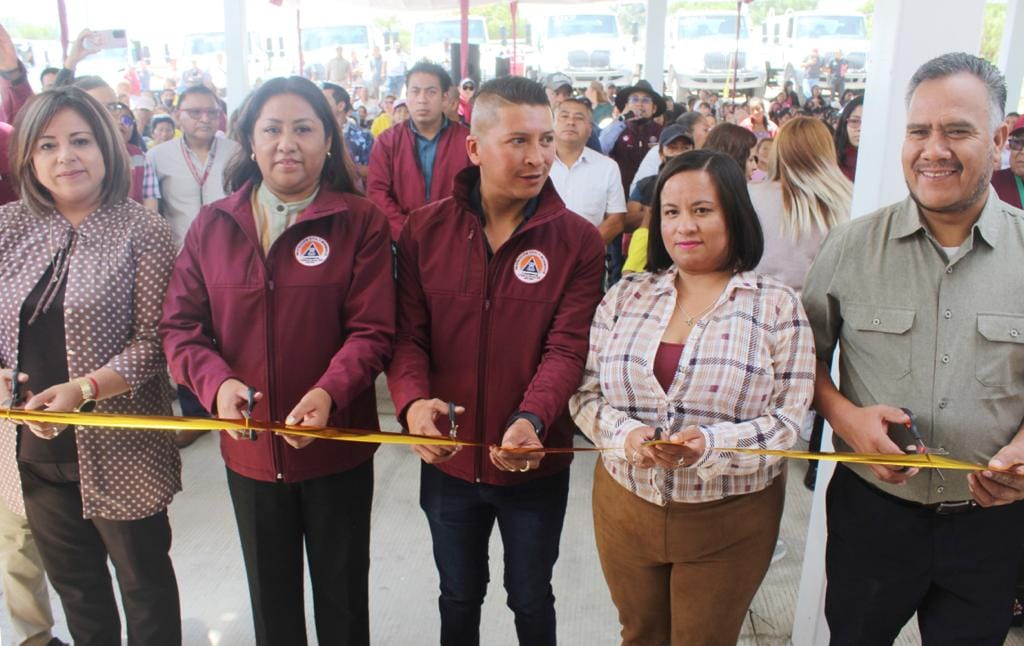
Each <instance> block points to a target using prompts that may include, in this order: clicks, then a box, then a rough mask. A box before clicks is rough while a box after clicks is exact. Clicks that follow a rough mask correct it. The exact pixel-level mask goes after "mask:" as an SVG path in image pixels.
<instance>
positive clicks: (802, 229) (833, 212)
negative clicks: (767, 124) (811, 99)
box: [770, 117, 853, 238]
mask: <svg viewBox="0 0 1024 646" xmlns="http://www.w3.org/2000/svg"><path fill="white" fill-rule="evenodd" d="M770 165H771V168H772V174H771V180H772V181H776V182H779V184H780V185H781V186H782V204H783V206H784V209H785V217H784V223H785V224H784V227H785V228H786V229H789V230H791V231H792V232H793V237H794V238H799V237H800V236H802V235H805V234H809V233H811V232H812V230H813V229H815V228H817V229H818V231H820V232H821V233H823V234H824V233H828V231H829V230H830V229H831V228H832V227H834V226H835V225H837V224H839V223H840V222H844V221H846V220H848V219H849V218H850V203H851V202H852V201H853V184H852V183H851V182H850V180H848V179H846V176H845V175H843V173H842V171H840V170H839V164H838V163H837V162H836V146H835V143H834V142H833V141H832V135H831V134H830V133H829V131H828V127H827V126H826V125H825V124H824V123H822V122H821V121H819V120H818V119H814V118H811V117H796V118H795V119H793V120H791V121H788V122H786V124H785V125H783V126H782V128H781V129H780V130H779V134H778V135H776V137H775V145H774V146H772V152H771V162H770Z"/></svg>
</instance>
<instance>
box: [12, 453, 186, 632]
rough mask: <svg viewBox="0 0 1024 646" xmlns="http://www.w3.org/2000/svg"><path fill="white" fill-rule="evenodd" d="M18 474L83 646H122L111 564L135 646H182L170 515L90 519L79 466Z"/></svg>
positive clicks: (49, 570) (24, 468)
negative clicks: (84, 505)
mask: <svg viewBox="0 0 1024 646" xmlns="http://www.w3.org/2000/svg"><path fill="white" fill-rule="evenodd" d="M18 466H19V470H20V471H21V487H22V493H23V495H24V498H25V511H26V513H27V515H28V523H29V526H30V527H31V528H32V534H33V536H35V539H36V545H38V546H39V554H40V555H41V556H42V558H43V566H44V567H45V568H46V574H47V575H48V576H49V577H50V582H51V583H53V587H54V589H55V590H56V591H57V594H58V595H60V601H61V604H62V605H63V606H64V614H65V615H66V617H67V623H68V630H69V631H70V632H71V637H72V639H73V640H74V643H75V644H76V646H120V644H121V620H120V618H119V617H118V613H117V603H116V601H115V600H114V588H113V585H112V583H111V580H110V571H109V569H108V568H107V557H108V556H109V557H110V560H111V561H112V562H113V564H114V570H115V571H116V573H117V584H118V587H119V588H120V590H121V602H122V604H123V605H124V614H125V619H126V621H127V624H128V643H129V644H132V645H135V644H139V645H145V646H154V645H168V646H170V645H180V644H181V607H180V603H179V600H178V583H177V581H176V580H175V578H174V568H173V566H172V565H171V557H170V554H169V551H170V549H171V525H170V522H169V521H168V519H167V511H166V510H164V511H161V512H160V513H157V514H154V515H152V516H150V517H148V518H143V519H141V520H129V521H117V520H105V519H102V518H90V519H83V518H82V494H81V491H80V488H79V484H78V483H79V478H78V464H77V463H70V464H33V463H26V462H22V463H19V465H18Z"/></svg>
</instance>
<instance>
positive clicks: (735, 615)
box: [593, 459, 786, 646]
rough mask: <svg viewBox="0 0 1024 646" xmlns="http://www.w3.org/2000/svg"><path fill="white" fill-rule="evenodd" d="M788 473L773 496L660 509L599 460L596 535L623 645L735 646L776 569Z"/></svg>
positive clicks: (773, 486) (771, 489) (776, 484)
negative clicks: (763, 584)
mask: <svg viewBox="0 0 1024 646" xmlns="http://www.w3.org/2000/svg"><path fill="white" fill-rule="evenodd" d="M785 494H786V477H785V472H783V474H782V475H781V476H779V477H778V478H776V479H775V481H774V482H773V483H772V484H771V485H769V486H768V487H767V488H766V489H763V490H762V491H758V492H755V493H751V494H745V495H739V496H731V497H729V498H725V499H723V500H716V501H713V502H706V503H676V502H673V503H669V504H668V506H667V507H660V506H658V505H655V504H652V503H650V502H647V501H646V500H643V499H641V498H639V497H637V496H636V495H634V494H633V493H632V492H631V491H629V490H628V489H626V488H625V487H623V486H622V485H620V484H619V483H618V482H616V481H615V480H614V479H613V478H612V477H611V476H610V475H608V472H607V471H606V470H605V468H604V465H603V464H602V462H601V460H600V459H598V461H597V469H596V472H595V474H594V495H593V507H594V534H595V537H596V539H597V552H598V554H599V556H600V557H601V568H602V570H603V571H604V578H605V581H606V582H607V583H608V589H609V590H610V592H611V595H612V601H614V602H615V607H616V608H618V610H619V623H621V624H622V644H623V646H663V645H665V644H672V645H673V646H703V645H709V646H710V645H718V644H723V645H724V644H735V643H736V641H737V640H738V639H739V635H740V629H741V628H742V626H743V618H744V616H745V615H746V612H747V608H748V607H749V606H750V602H751V600H753V598H754V594H755V593H756V592H757V588H758V586H760V585H761V580H762V579H764V575H765V573H766V572H767V571H768V566H769V565H770V564H771V558H772V552H773V551H774V549H775V542H776V540H777V539H778V536H779V522H780V521H781V519H782V506H783V502H784V499H785Z"/></svg>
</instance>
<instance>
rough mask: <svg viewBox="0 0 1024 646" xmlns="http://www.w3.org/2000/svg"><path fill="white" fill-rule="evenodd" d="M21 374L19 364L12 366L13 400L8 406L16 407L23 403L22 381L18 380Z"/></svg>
mask: <svg viewBox="0 0 1024 646" xmlns="http://www.w3.org/2000/svg"><path fill="white" fill-rule="evenodd" d="M20 375H21V373H20V372H18V364H14V367H13V368H11V401H10V403H8V404H7V407H8V408H14V407H15V406H17V405H18V404H20V403H21V383H20V382H19V381H18V377H19V376H20Z"/></svg>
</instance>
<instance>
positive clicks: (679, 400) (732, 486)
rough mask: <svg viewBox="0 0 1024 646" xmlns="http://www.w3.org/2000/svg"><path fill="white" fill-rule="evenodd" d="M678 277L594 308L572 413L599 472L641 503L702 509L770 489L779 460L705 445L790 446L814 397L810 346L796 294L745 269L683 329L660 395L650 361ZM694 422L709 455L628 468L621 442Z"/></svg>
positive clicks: (633, 286) (622, 290) (623, 292)
mask: <svg viewBox="0 0 1024 646" xmlns="http://www.w3.org/2000/svg"><path fill="white" fill-rule="evenodd" d="M675 277H676V271H675V270H674V269H672V270H668V271H664V272H659V273H656V274H651V273H642V274H632V275H629V276H625V277H623V279H622V280H621V281H619V282H618V283H617V284H616V285H615V287H614V288H613V289H612V290H611V291H609V292H608V294H607V295H606V296H605V298H604V300H603V301H602V302H601V305H600V306H599V307H598V308H597V313H596V315H595V318H594V323H593V326H592V327H591V329H590V353H589V355H588V356H587V367H586V372H585V373H584V375H583V383H582V384H581V385H580V388H579V390H578V391H577V392H576V394H575V395H574V396H573V397H572V399H571V400H570V402H569V410H570V412H571V413H572V416H573V418H574V419H575V421H576V425H577V426H579V427H580V429H581V430H582V431H583V433H585V434H586V436H587V437H589V438H590V439H591V440H593V441H594V443H595V444H596V445H597V446H600V447H608V448H613V449H616V450H614V451H606V452H605V453H604V454H603V459H604V465H605V468H607V469H608V472H609V473H610V474H611V475H612V477H613V478H615V480H616V481H618V482H619V483H620V484H621V485H622V486H624V487H626V488H627V489H629V490H630V491H632V492H633V493H635V494H636V495H638V496H640V497H641V498H643V499H644V500H647V501H649V502H652V503H655V504H658V505H666V504H668V503H669V502H673V501H674V502H706V501H710V500H718V499H721V498H724V497H726V496H732V495H736V494H743V493H751V492H754V491H759V490H761V489H764V488H765V487H767V486H768V485H769V484H770V483H771V482H772V480H773V479H774V478H775V477H776V476H777V475H778V474H779V473H780V472H781V470H782V461H781V459H780V458H768V457H764V456H756V455H742V454H737V453H729V452H720V451H712V450H711V449H712V448H714V447H731V446H736V447H755V448H765V449H788V448H790V447H792V446H793V444H794V443H795V442H796V438H797V434H798V432H799V429H800V425H801V422H802V421H803V419H804V417H805V415H806V413H807V410H808V408H809V407H810V405H811V400H812V397H813V395H814V364H815V359H814V339H813V336H812V334H811V328H810V325H809V324H808V322H807V317H806V315H805V314H804V311H803V309H802V307H801V306H800V301H799V299H798V298H797V296H796V294H794V292H793V291H792V290H791V289H790V288H788V287H786V286H785V285H783V284H782V283H779V282H777V281H775V280H773V279H771V278H768V277H765V276H761V275H757V274H754V273H753V272H747V273H742V274H737V275H735V276H733V278H732V279H731V280H730V281H729V284H728V285H727V286H726V288H725V290H724V291H723V292H722V296H721V297H720V298H719V299H718V302H717V303H715V305H714V307H713V308H712V310H711V311H710V312H709V313H708V315H706V316H705V318H704V319H703V320H701V321H700V322H699V323H698V324H697V326H696V327H694V328H693V330H692V331H691V332H690V336H689V338H688V339H687V341H686V347H685V349H684V351H683V355H682V357H681V358H680V361H679V367H678V368H677V370H676V374H675V377H674V379H673V381H672V384H671V386H670V387H669V389H668V393H666V392H665V391H664V390H662V388H661V385H660V384H659V383H658V381H657V379H656V378H655V376H654V355H655V354H656V353H657V351H658V345H659V344H660V343H661V339H662V337H663V336H664V333H665V328H666V327H667V326H668V322H669V319H670V318H671V317H672V312H673V310H674V309H675V307H676V289H675V284H674V281H675ZM691 425H697V426H698V427H699V428H700V430H701V433H703V435H704V440H705V443H706V446H707V449H706V450H705V452H704V455H703V456H701V457H700V459H699V460H697V462H696V463H695V464H694V465H692V466H690V467H680V468H678V469H662V468H657V467H656V468H650V469H642V468H638V467H635V466H633V465H632V464H630V463H629V462H627V461H626V456H625V454H624V452H623V450H622V447H623V444H624V442H625V439H626V435H627V434H628V433H629V432H630V431H632V430H634V429H636V428H640V427H642V426H651V427H654V426H660V427H662V428H663V429H665V430H666V431H667V432H668V433H676V432H678V431H681V430H683V429H684V428H686V427H687V426H691Z"/></svg>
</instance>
